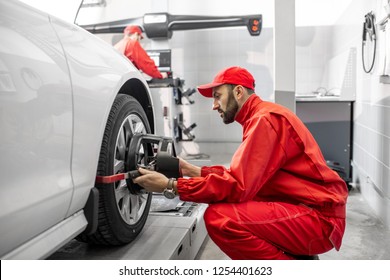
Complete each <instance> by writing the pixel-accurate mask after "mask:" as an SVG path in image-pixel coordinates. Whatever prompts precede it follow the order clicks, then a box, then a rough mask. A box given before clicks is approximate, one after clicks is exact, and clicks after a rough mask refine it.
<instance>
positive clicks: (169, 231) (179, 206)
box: [48, 194, 207, 260]
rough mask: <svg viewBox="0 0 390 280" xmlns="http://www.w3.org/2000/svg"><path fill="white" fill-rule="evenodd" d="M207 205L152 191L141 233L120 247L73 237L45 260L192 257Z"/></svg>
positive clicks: (203, 230) (201, 236) (199, 240)
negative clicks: (169, 197)
mask: <svg viewBox="0 0 390 280" xmlns="http://www.w3.org/2000/svg"><path fill="white" fill-rule="evenodd" d="M206 208H207V204H197V203H192V202H183V201H180V200H179V198H178V197H176V198H175V199H167V198H165V197H164V196H162V195H161V194H153V197H152V203H151V208H150V213H149V216H148V218H147V220H146V223H145V226H144V228H143V229H142V231H141V233H140V234H139V235H138V236H137V237H136V238H135V239H134V240H133V241H132V242H131V243H130V244H127V245H123V246H111V247H110V246H91V245H89V244H86V243H83V242H79V241H77V240H75V239H74V240H72V241H70V242H69V243H67V244H66V245H65V246H63V247H62V248H60V249H59V250H58V251H57V252H55V253H54V254H52V255H51V256H49V257H48V259H57V260H58V259H60V260H73V259H78V260H175V259H176V260H177V259H181V260H193V259H195V257H196V255H197V254H198V252H199V249H200V247H201V245H202V243H203V241H204V240H205V238H206V236H207V231H206V227H205V225H204V220H203V214H204V212H205V210H206Z"/></svg>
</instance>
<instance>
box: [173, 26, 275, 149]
mask: <svg viewBox="0 0 390 280" xmlns="http://www.w3.org/2000/svg"><path fill="white" fill-rule="evenodd" d="M169 43H170V47H171V49H172V68H173V71H174V74H176V75H178V76H179V77H183V78H184V79H185V86H186V87H196V86H197V85H200V84H204V83H209V82H211V81H212V79H213V78H214V76H215V75H216V74H217V72H219V71H220V70H221V69H223V68H226V67H229V66H233V65H239V66H241V67H244V68H247V69H248V70H249V71H250V72H251V73H252V75H253V76H254V78H255V80H256V93H257V94H258V95H260V96H261V97H262V98H263V99H265V100H270V99H272V98H273V97H272V94H273V78H272V75H273V31H272V29H271V28H263V30H262V32H261V35H260V36H259V37H252V36H250V35H249V33H248V31H247V30H246V28H231V29H230V28H229V29H213V30H197V31H185V32H176V33H174V35H173V36H172V38H171V39H170V42H169ZM193 99H194V100H195V104H193V105H189V106H184V107H185V108H183V111H184V112H186V111H187V112H188V114H184V119H185V121H186V122H187V124H191V123H193V122H196V123H197V124H198V126H197V128H196V129H195V130H194V134H195V136H196V139H197V141H200V142H202V141H218V142H219V141H222V142H237V141H241V136H242V132H241V126H240V125H238V124H236V123H233V124H230V125H228V126H227V125H225V124H224V123H223V122H222V119H221V118H220V117H219V114H217V113H216V112H213V111H212V100H211V99H208V98H205V97H203V96H201V95H200V94H198V93H196V94H194V95H193Z"/></svg>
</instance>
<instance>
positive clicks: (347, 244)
mask: <svg viewBox="0 0 390 280" xmlns="http://www.w3.org/2000/svg"><path fill="white" fill-rule="evenodd" d="M221 146H222V145H216V146H213V145H210V144H208V145H207V146H204V147H203V150H202V152H203V153H206V154H208V155H209V156H210V158H209V159H208V162H209V163H210V164H213V165H214V164H220V165H227V166H228V165H229V162H230V159H231V151H234V150H235V146H236V144H232V145H223V146H224V148H221ZM84 247H85V245H82V244H79V243H78V242H77V241H72V242H70V243H69V244H67V245H65V246H64V247H63V248H61V249H60V250H59V251H58V252H57V253H55V254H53V255H52V256H50V257H49V259H85V258H86V257H87V258H91V259H99V258H102V259H107V254H110V255H111V256H112V258H114V259H115V255H116V253H115V252H114V251H113V250H119V251H120V250H123V249H121V248H117V249H108V250H107V252H106V253H103V252H101V251H99V252H100V253H99V255H100V257H99V256H98V255H96V256H86V255H85V252H84V250H85V249H84ZM119 255H120V254H119ZM109 258H110V257H109ZM196 259H199V260H224V259H229V258H228V257H227V256H226V255H225V254H224V253H223V252H222V251H221V250H220V249H219V248H218V247H217V246H216V245H215V244H214V243H213V242H212V240H211V239H210V238H208V237H206V239H205V241H204V243H203V245H202V246H201V248H200V250H199V252H198V254H197V256H196ZM320 259H322V260H390V230H389V229H387V228H386V227H385V226H384V225H383V223H382V222H381V221H380V220H379V219H378V218H376V216H375V215H374V213H373V211H372V210H371V208H370V207H369V206H368V205H367V203H366V202H365V201H364V199H363V198H362V196H361V195H360V192H359V190H358V189H356V188H353V189H352V190H351V191H350V195H349V199H348V207H347V228H346V233H345V236H344V240H343V245H342V247H341V250H340V251H339V252H337V251H335V250H332V251H330V252H328V253H326V254H323V255H320Z"/></svg>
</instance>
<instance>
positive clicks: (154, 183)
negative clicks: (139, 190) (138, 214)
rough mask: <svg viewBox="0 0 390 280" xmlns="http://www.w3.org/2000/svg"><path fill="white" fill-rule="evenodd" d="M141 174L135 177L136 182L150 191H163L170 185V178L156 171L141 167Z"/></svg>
mask: <svg viewBox="0 0 390 280" xmlns="http://www.w3.org/2000/svg"><path fill="white" fill-rule="evenodd" d="M138 171H139V172H140V173H141V174H142V175H141V176H139V177H137V178H135V179H133V182H134V183H135V184H138V185H140V186H141V187H143V188H144V189H145V190H146V191H148V192H159V193H160V192H162V191H163V190H164V189H165V188H166V187H167V185H168V178H167V177H165V176H164V175H163V174H161V173H158V172H156V171H151V170H147V169H143V168H139V169H138Z"/></svg>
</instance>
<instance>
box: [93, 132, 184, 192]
mask: <svg viewBox="0 0 390 280" xmlns="http://www.w3.org/2000/svg"><path fill="white" fill-rule="evenodd" d="M125 162H126V164H125V172H122V173H118V174H114V175H107V176H96V182H97V183H101V184H110V183H114V182H117V181H121V180H126V183H127V187H128V188H129V191H130V193H132V194H138V193H141V192H142V191H143V188H142V187H141V186H139V185H138V184H134V183H133V180H132V179H134V178H136V177H138V176H140V175H141V174H140V172H139V171H138V168H140V167H141V168H145V169H148V170H153V171H157V172H159V173H162V174H164V175H165V176H167V177H168V178H179V177H182V176H181V174H180V168H179V159H178V158H177V157H176V151H175V145H174V141H173V139H172V138H169V137H163V136H156V135H152V134H141V133H136V134H134V135H133V137H132V139H131V141H130V145H129V146H128V152H127V159H126V160H125Z"/></svg>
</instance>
